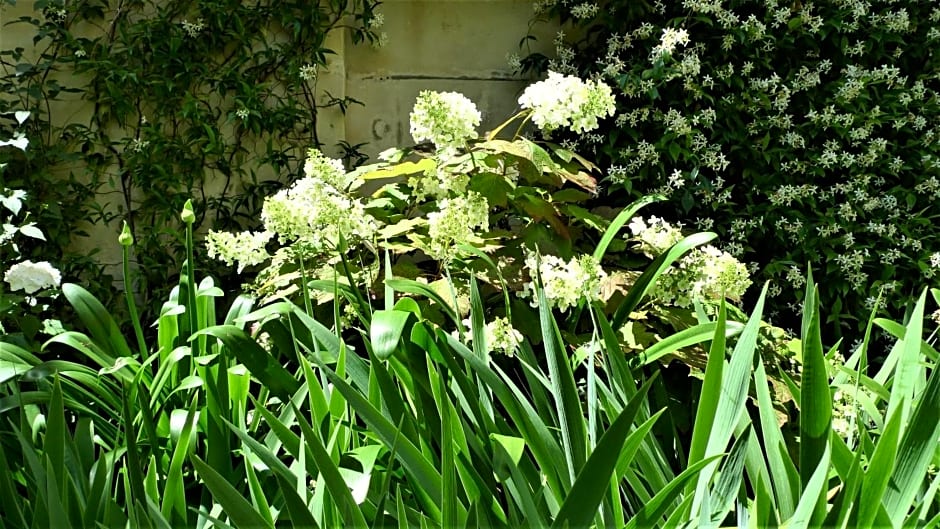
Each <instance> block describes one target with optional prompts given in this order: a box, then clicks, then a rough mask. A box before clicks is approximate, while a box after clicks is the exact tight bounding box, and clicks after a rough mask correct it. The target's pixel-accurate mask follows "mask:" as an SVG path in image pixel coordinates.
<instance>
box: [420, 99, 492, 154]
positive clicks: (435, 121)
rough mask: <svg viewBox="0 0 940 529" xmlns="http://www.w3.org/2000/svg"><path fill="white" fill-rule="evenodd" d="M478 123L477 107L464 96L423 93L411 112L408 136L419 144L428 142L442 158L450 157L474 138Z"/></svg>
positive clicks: (479, 115) (478, 112) (479, 117)
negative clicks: (442, 155)
mask: <svg viewBox="0 0 940 529" xmlns="http://www.w3.org/2000/svg"><path fill="white" fill-rule="evenodd" d="M481 120H482V115H481V114H480V111H479V110H477V107H476V105H475V104H473V101H470V100H469V99H467V97H466V96H464V95H463V94H461V93H458V92H432V91H429V90H424V91H422V92H421V93H420V94H419V95H418V101H417V102H416V103H415V106H414V110H412V112H411V136H412V137H413V138H414V140H415V141H416V142H419V143H420V142H422V141H430V142H432V143H433V144H434V146H435V147H437V149H438V150H439V151H442V153H443V154H446V155H452V154H453V153H455V152H456V150H457V149H458V148H460V147H463V146H464V145H466V143H467V140H472V139H475V138H476V137H477V130H476V128H477V127H478V126H480V121H481Z"/></svg>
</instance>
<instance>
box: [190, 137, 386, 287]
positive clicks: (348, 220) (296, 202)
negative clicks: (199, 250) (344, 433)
mask: <svg viewBox="0 0 940 529" xmlns="http://www.w3.org/2000/svg"><path fill="white" fill-rule="evenodd" d="M304 174H305V177H304V178H301V179H300V180H298V181H297V182H295V183H294V185H293V186H291V187H289V188H287V189H282V190H281V191H278V192H277V193H276V194H274V195H273V196H270V197H268V198H266V199H265V200H264V205H263V206H262V208H261V220H262V222H263V223H264V230H263V231H261V232H255V233H252V232H243V233H236V234H230V233H221V232H209V236H208V239H207V244H208V251H209V255H210V257H213V258H217V259H220V260H221V261H223V262H225V263H227V264H236V263H237V264H238V270H239V272H241V271H242V270H243V269H244V268H245V267H246V266H253V265H257V264H261V263H262V262H264V261H265V260H267V259H271V258H272V256H271V255H269V254H268V252H267V250H266V249H265V246H266V245H267V243H268V242H269V241H270V240H271V239H272V238H273V237H275V236H276V237H277V238H278V240H279V241H280V242H281V243H282V244H293V245H296V246H297V247H299V248H303V249H304V251H306V252H313V253H316V252H322V251H325V250H329V249H332V248H335V247H336V246H337V245H338V244H339V242H340V239H341V238H342V239H345V241H346V242H347V243H355V242H357V241H362V240H370V239H372V238H373V236H374V235H375V232H376V230H377V229H378V225H377V222H376V220H375V218H373V217H372V216H371V215H369V214H368V213H367V212H366V210H365V207H364V206H363V204H362V203H361V202H359V201H358V200H356V199H354V198H352V197H351V196H349V195H347V194H346V193H345V192H344V190H345V189H346V188H348V187H349V186H350V184H352V182H353V181H354V178H353V177H351V176H349V175H347V174H346V173H345V171H343V165H342V162H340V161H339V160H331V159H329V158H327V157H325V156H323V154H322V153H320V152H319V151H316V150H313V149H311V150H310V151H309V153H308V158H307V161H306V163H305V164H304ZM277 260H278V259H276V258H275V259H274V261H277ZM275 264H276V263H275V262H272V266H275Z"/></svg>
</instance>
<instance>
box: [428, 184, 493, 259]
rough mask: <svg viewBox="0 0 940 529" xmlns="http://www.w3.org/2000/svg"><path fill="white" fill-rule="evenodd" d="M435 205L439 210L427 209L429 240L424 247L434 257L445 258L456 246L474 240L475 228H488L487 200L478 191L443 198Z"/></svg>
mask: <svg viewBox="0 0 940 529" xmlns="http://www.w3.org/2000/svg"><path fill="white" fill-rule="evenodd" d="M437 205H438V208H439V209H438V211H434V212H431V213H428V235H429V236H430V237H431V241H430V243H429V244H428V248H426V251H427V253H428V255H430V256H431V257H433V258H434V259H438V260H442V261H447V260H449V259H451V258H453V257H454V255H455V254H456V247H457V246H459V245H461V244H470V243H471V242H473V240H474V239H475V238H476V229H480V230H482V231H486V230H488V229H489V225H490V214H489V204H488V203H487V201H486V198H485V197H484V196H483V195H481V194H479V193H476V192H474V191H470V192H469V193H467V194H466V195H464V196H459V197H456V198H443V199H441V200H440V201H438V203H437Z"/></svg>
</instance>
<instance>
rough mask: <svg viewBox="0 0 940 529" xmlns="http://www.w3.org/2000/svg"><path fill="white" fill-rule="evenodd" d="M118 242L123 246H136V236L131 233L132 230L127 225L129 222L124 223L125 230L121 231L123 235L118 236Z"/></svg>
mask: <svg viewBox="0 0 940 529" xmlns="http://www.w3.org/2000/svg"><path fill="white" fill-rule="evenodd" d="M118 242H119V243H121V246H131V245H132V244H134V235H133V234H132V233H131V228H130V226H128V225H127V221H124V229H123V230H121V234H120V235H118Z"/></svg>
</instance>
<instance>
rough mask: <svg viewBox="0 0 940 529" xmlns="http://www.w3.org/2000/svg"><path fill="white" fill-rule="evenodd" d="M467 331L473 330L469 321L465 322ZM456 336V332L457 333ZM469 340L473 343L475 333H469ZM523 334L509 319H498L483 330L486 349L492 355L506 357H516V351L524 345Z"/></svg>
mask: <svg viewBox="0 0 940 529" xmlns="http://www.w3.org/2000/svg"><path fill="white" fill-rule="evenodd" d="M463 324H464V326H465V327H466V328H467V329H470V328H471V321H470V320H469V319H465V320H463ZM455 336H456V332H455ZM466 336H467V339H468V340H470V341H471V342H472V341H473V333H467V335H466ZM522 340H523V338H522V333H520V332H519V331H517V330H516V329H515V327H513V326H512V322H510V321H509V318H504V317H496V318H495V319H493V321H491V322H488V323H487V324H486V326H485V327H484V328H483V341H484V342H485V344H484V348H485V349H486V351H487V352H490V353H503V354H505V355H506V356H515V354H516V350H517V349H519V346H520V345H521V344H522Z"/></svg>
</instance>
